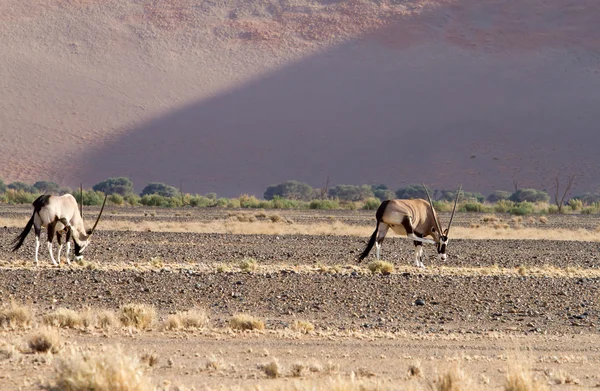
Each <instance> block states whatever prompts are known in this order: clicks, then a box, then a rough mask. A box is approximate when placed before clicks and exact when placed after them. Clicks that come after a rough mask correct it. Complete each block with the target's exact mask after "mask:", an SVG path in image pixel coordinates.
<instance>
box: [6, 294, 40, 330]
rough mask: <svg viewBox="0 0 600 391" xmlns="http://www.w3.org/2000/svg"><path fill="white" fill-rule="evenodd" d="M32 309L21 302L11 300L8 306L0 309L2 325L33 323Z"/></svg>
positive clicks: (22, 325)
mask: <svg viewBox="0 0 600 391" xmlns="http://www.w3.org/2000/svg"><path fill="white" fill-rule="evenodd" d="M32 317H33V315H32V313H31V310H30V309H29V308H28V307H26V306H24V305H21V304H17V303H16V302H14V301H11V302H10V304H9V306H8V307H7V308H2V309H0V327H11V328H17V327H25V326H29V324H30V323H31V319H32Z"/></svg>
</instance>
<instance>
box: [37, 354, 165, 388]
mask: <svg viewBox="0 0 600 391" xmlns="http://www.w3.org/2000/svg"><path fill="white" fill-rule="evenodd" d="M45 388H46V389H48V390H51V391H88V390H96V391H109V390H110V391H151V390H154V386H153V385H152V383H151V382H150V380H149V379H148V378H147V377H146V374H145V373H144V370H143V367H142V365H141V363H140V362H139V361H138V360H137V359H136V358H133V357H129V356H128V355H127V354H125V353H124V352H123V351H122V349H120V348H109V349H107V350H106V351H103V352H99V353H96V352H71V354H70V355H69V356H68V357H66V358H64V359H62V360H60V361H59V363H58V366H57V368H56V375H55V378H54V379H53V380H52V382H50V384H48V385H46V387H45Z"/></svg>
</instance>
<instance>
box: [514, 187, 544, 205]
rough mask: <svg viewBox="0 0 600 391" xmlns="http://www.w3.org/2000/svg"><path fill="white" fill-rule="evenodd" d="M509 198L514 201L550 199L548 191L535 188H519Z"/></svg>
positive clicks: (542, 200)
mask: <svg viewBox="0 0 600 391" xmlns="http://www.w3.org/2000/svg"><path fill="white" fill-rule="evenodd" d="M510 200H511V201H514V202H524V201H527V202H532V203H535V202H548V201H550V196H549V195H548V193H546V192H545V191H542V190H536V189H519V190H517V191H515V192H514V193H513V194H512V195H511V196H510Z"/></svg>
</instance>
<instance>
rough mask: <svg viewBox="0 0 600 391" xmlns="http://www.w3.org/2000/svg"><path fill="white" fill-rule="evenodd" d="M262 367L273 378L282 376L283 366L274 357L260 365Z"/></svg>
mask: <svg viewBox="0 0 600 391" xmlns="http://www.w3.org/2000/svg"><path fill="white" fill-rule="evenodd" d="M259 367H260V369H262V371H263V372H264V373H265V375H267V376H268V377H269V378H271V379H275V378H278V377H280V376H281V366H280V365H279V362H278V361H277V359H273V360H272V361H271V362H270V363H268V364H263V365H259Z"/></svg>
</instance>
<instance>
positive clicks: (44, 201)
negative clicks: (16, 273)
mask: <svg viewBox="0 0 600 391" xmlns="http://www.w3.org/2000/svg"><path fill="white" fill-rule="evenodd" d="M105 204H106V196H105V197H104V202H103V203H102V208H101V209H100V213H99V214H98V218H97V219H96V222H95V223H94V226H93V227H92V228H91V229H88V230H86V229H85V225H84V223H83V218H82V216H81V212H80V210H79V208H78V205H77V201H76V200H75V197H73V196H72V195H71V194H65V195H62V196H57V195H48V194H44V195H41V196H39V197H38V198H36V200H35V201H33V215H32V216H31V218H30V219H29V221H28V222H27V225H25V228H24V229H23V232H21V233H20V234H19V236H17V237H16V238H15V245H14V247H13V249H12V250H13V251H17V250H18V249H19V248H20V247H21V246H22V245H23V242H24V241H25V238H26V237H27V235H28V234H29V231H31V227H33V228H34V231H35V264H36V265H37V264H38V250H39V247H40V234H41V232H42V228H43V227H46V228H47V230H48V252H49V253H50V259H52V264H53V265H55V266H56V265H58V263H57V262H56V260H55V259H54V255H53V253H52V241H53V240H54V235H55V234H57V236H58V239H59V246H60V247H59V261H60V248H62V242H61V238H62V237H61V233H66V239H67V240H66V241H67V262H69V263H70V261H69V255H68V253H69V247H70V242H69V239H70V236H72V237H73V242H74V247H75V249H74V250H75V259H81V258H82V253H83V251H84V250H85V248H86V247H87V246H88V244H89V243H90V237H91V236H92V234H93V233H94V230H95V229H96V226H97V225H98V221H100V216H102V211H103V210H104V205H105Z"/></svg>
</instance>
